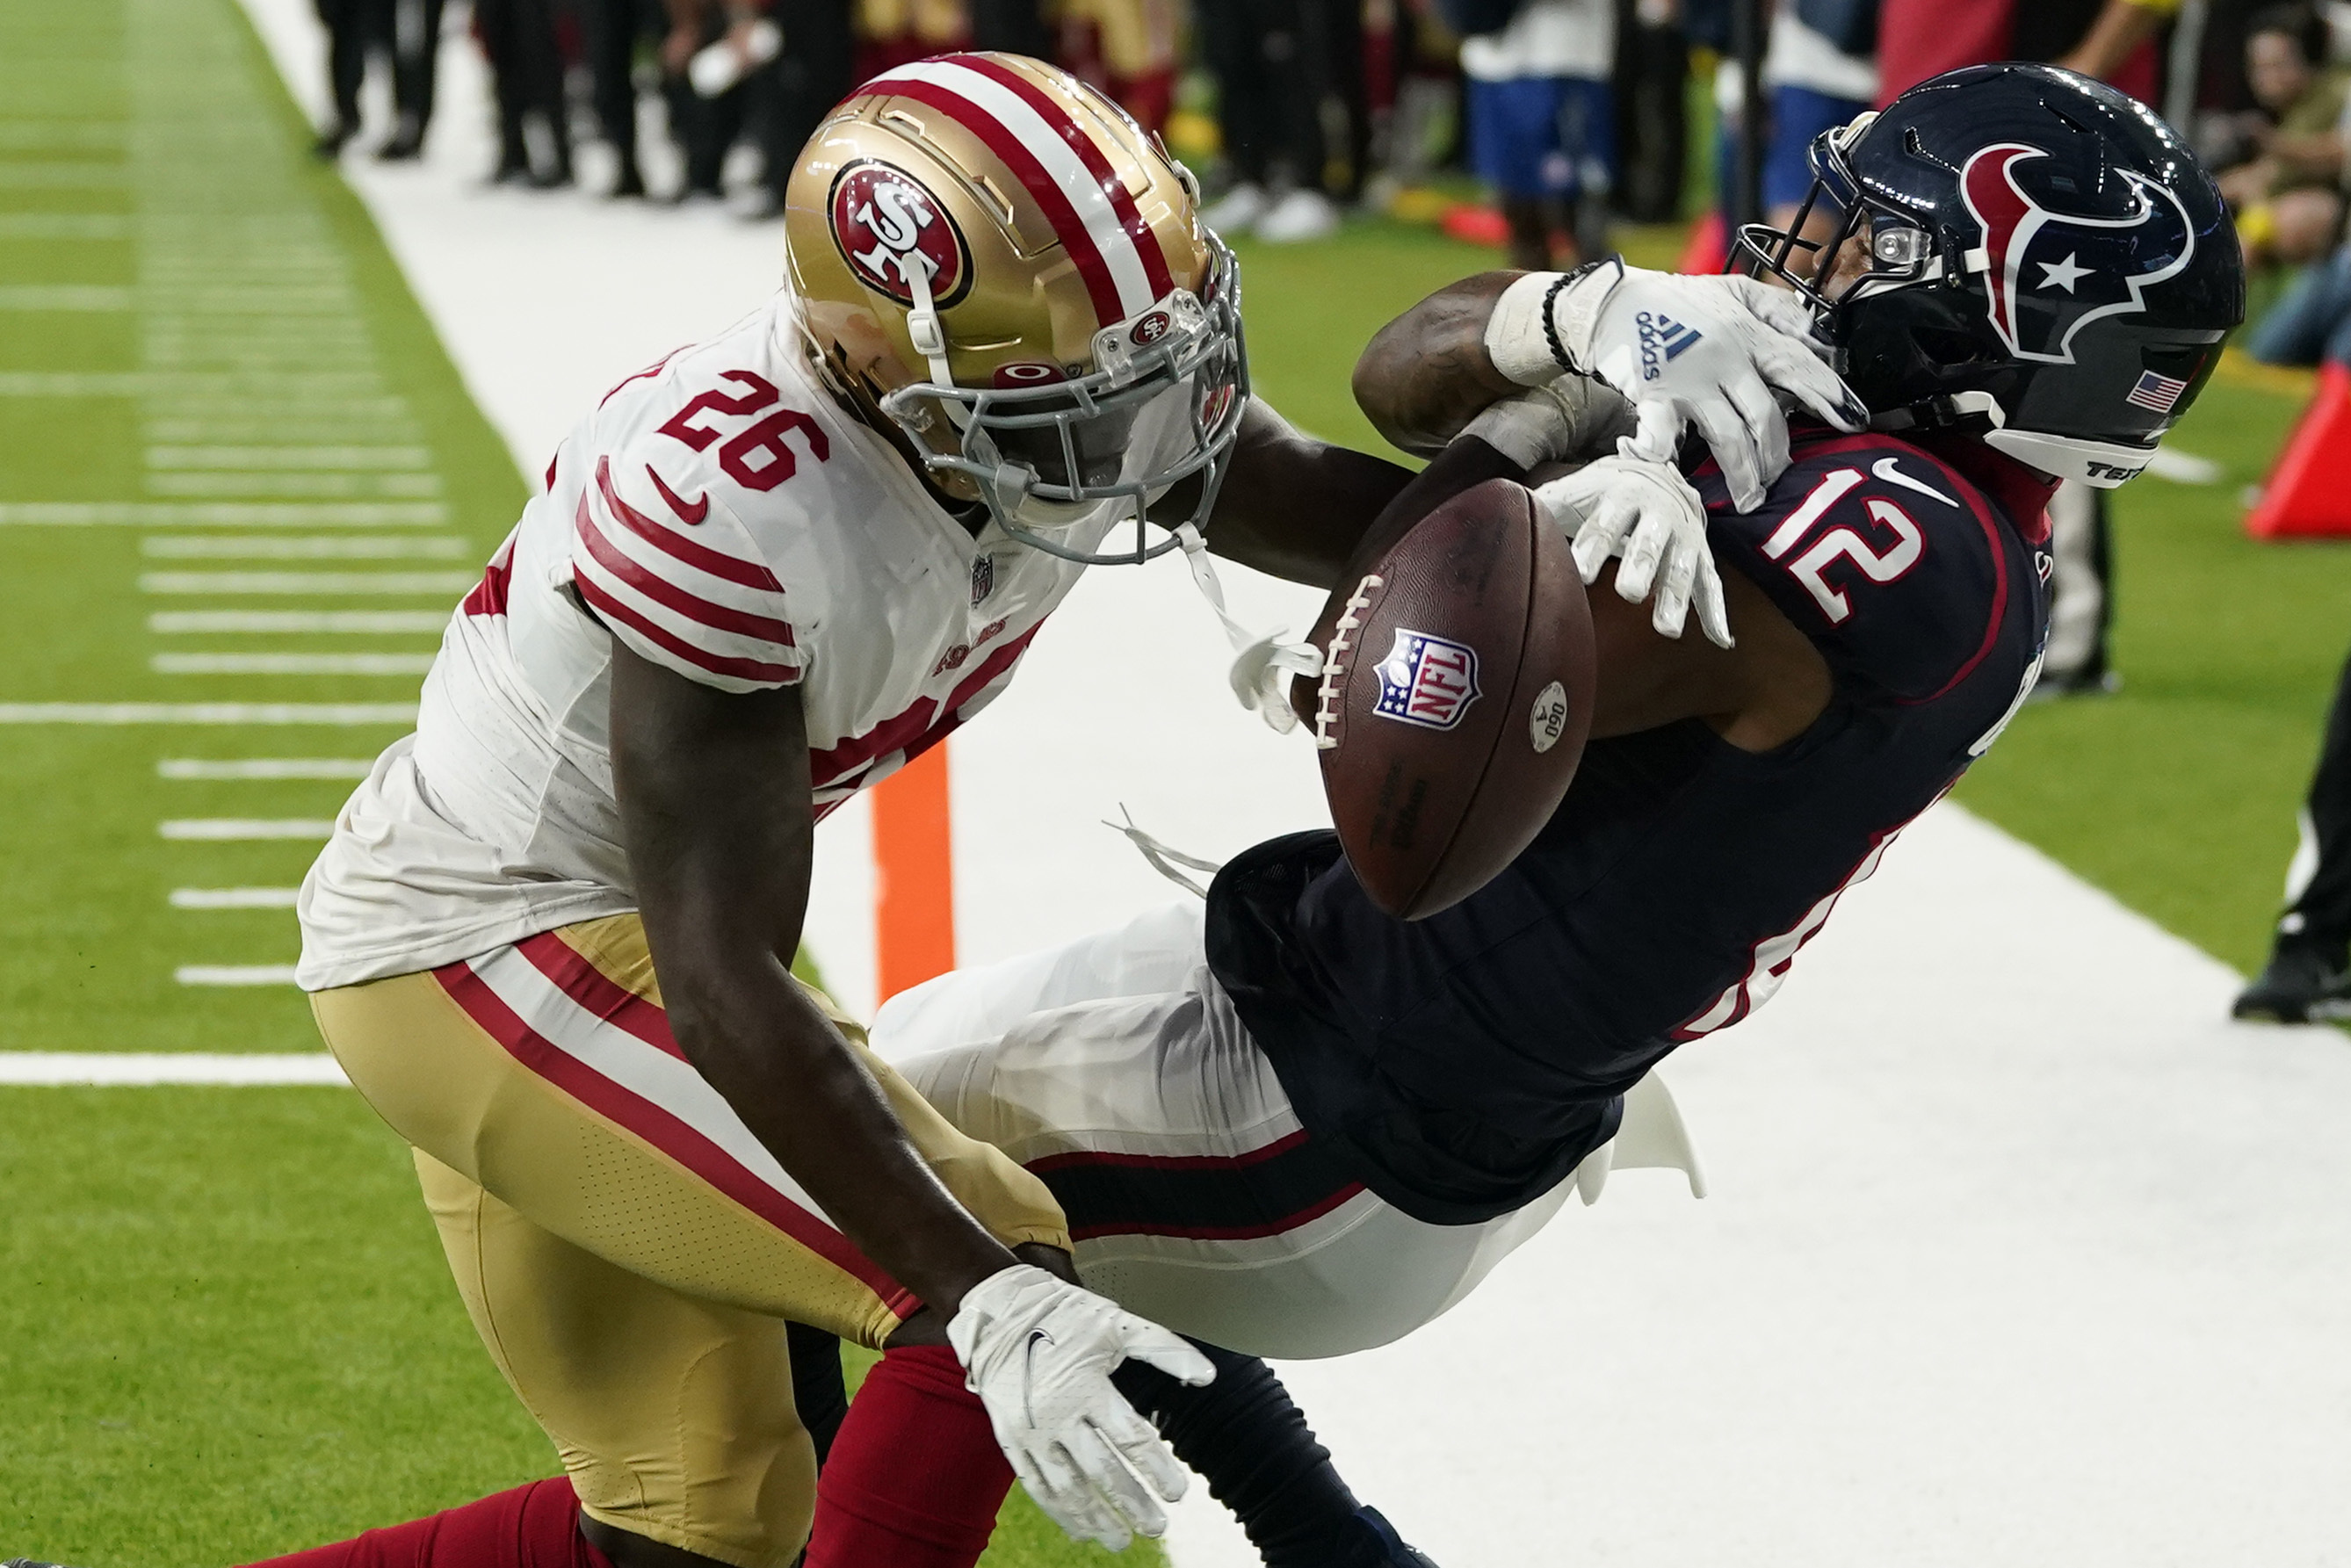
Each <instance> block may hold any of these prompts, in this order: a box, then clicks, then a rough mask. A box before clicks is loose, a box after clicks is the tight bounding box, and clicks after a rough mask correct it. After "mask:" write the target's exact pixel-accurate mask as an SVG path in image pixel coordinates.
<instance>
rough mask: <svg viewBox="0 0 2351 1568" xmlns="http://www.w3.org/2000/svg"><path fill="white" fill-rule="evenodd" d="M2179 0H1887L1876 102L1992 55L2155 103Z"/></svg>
mask: <svg viewBox="0 0 2351 1568" xmlns="http://www.w3.org/2000/svg"><path fill="white" fill-rule="evenodd" d="M2179 5H2180V0H1957V3H1954V0H1884V4H1883V7H1882V9H1881V11H1880V14H1879V17H1878V25H1877V67H1878V80H1877V100H1878V102H1879V103H1881V104H1883V103H1889V102H1891V101H1893V100H1894V99H1896V98H1898V97H1899V96H1901V95H1902V94H1903V93H1905V92H1907V91H1908V90H1909V89H1912V88H1914V87H1916V86H1917V85H1918V84H1919V83H1920V82H1922V81H1925V80H1926V79H1927V78H1928V77H1931V76H1939V75H1941V74H1942V73H1943V72H1945V71H1949V70H1957V69H1959V68H1960V67H1961V66H1973V65H1981V64H1984V63H1985V62H1987V61H1990V60H2043V61H2047V62H2049V63H2051V64H2053V65H2061V66H2064V67H2065V68H2067V69H2068V70H2076V71H2080V72H2081V73H2082V74H2083V75H2084V76H2093V77H2096V78H2099V79H2100V80H2101V81H2108V82H2112V83H2113V84H2114V85H2115V86H2116V87H2118V88H2120V89H2123V90H2124V91H2125V92H2126V93H2129V94H2131V95H2132V96H2133V97H2134V98H2137V99H2139V100H2140V101H2142V102H2149V103H2151V102H2153V101H2154V100H2155V98H2156V88H2157V84H2158V79H2159V76H2160V68H2159V62H2158V59H2157V55H2156V47H2155V37H2156V34H2157V32H2158V30H2160V29H2161V27H2162V26H2163V25H2164V23H2165V22H2167V21H2168V20H2169V19H2170V17H2171V16H2173V15H2174V14H2176V13H2177V12H2178V11H2179Z"/></svg>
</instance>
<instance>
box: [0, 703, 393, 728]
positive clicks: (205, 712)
mask: <svg viewBox="0 0 2351 1568" xmlns="http://www.w3.org/2000/svg"><path fill="white" fill-rule="evenodd" d="M415 723H416V705H415V704H414V703H0V724H106V725H112V724H325V725H402V726H409V727H413V726H414V724H415Z"/></svg>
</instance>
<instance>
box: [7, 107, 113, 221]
mask: <svg viewBox="0 0 2351 1568" xmlns="http://www.w3.org/2000/svg"><path fill="white" fill-rule="evenodd" d="M130 130H131V127H130V125H129V123H128V122H126V121H124V120H0V147H5V148H6V149H8V151H10V152H54V151H56V150H57V149H59V148H64V149H68V150H69V151H72V152H111V151H114V150H115V149H117V148H120V146H121V145H122V143H123V141H124V140H125V139H126V138H127V136H128V135H129V133H130ZM0 232H5V231H0Z"/></svg>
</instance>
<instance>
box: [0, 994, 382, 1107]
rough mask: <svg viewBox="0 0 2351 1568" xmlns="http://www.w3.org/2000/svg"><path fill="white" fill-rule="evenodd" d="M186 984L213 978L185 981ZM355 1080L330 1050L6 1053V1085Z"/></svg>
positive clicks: (1, 1063)
mask: <svg viewBox="0 0 2351 1568" xmlns="http://www.w3.org/2000/svg"><path fill="white" fill-rule="evenodd" d="M195 972H196V971H194V970H193V969H190V970H183V971H182V973H183V974H189V973H195ZM180 983H181V984H182V985H204V984H209V983H212V982H208V981H203V980H187V979H182V980H181V981H180ZM0 1083H5V1084H10V1085H38V1086H43V1087H48V1086H57V1085H65V1084H89V1085H98V1086H100V1087H107V1088H144V1087H147V1086H149V1085H152V1084H164V1083H227V1084H237V1085H246V1084H320V1085H327V1086H335V1087H340V1086H343V1085H347V1084H349V1083H350V1079H348V1078H346V1077H344V1076H343V1070H342V1069H341V1068H340V1067H338V1066H336V1065H335V1059H334V1058H333V1057H331V1056H329V1055H328V1054H327V1053H326V1052H324V1051H305V1052H301V1053H299V1054H297V1053H295V1052H291V1051H287V1052H284V1053H279V1052H276V1051H253V1052H250V1053H248V1054H245V1055H237V1056H230V1055H219V1054H214V1053H210V1052H203V1051H188V1052H185V1053H182V1052H178V1051H172V1052H162V1051H0Z"/></svg>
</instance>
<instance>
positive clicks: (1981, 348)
mask: <svg viewBox="0 0 2351 1568" xmlns="http://www.w3.org/2000/svg"><path fill="white" fill-rule="evenodd" d="M1911 337H1912V340H1913V341H1914V342H1916V343H1917V345H1918V351H1919V353H1920V354H1922V355H1924V356H1925V357H1926V358H1927V359H1928V360H1930V361H1933V362H1934V363H1936V364H1938V365H1969V364H1974V363H1977V362H1978V361H1991V360H1996V359H1997V356H1996V355H1993V354H1991V353H1990V352H1989V351H1987V349H1986V345H1985V343H1984V341H1983V340H1982V339H1981V338H1980V337H1978V336H1977V335H1976V334H1974V333H1972V332H1961V331H1958V330H1955V329H1952V328H1949V327H1928V326H1920V327H1915V328H1913V329H1912V331H1911Z"/></svg>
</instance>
